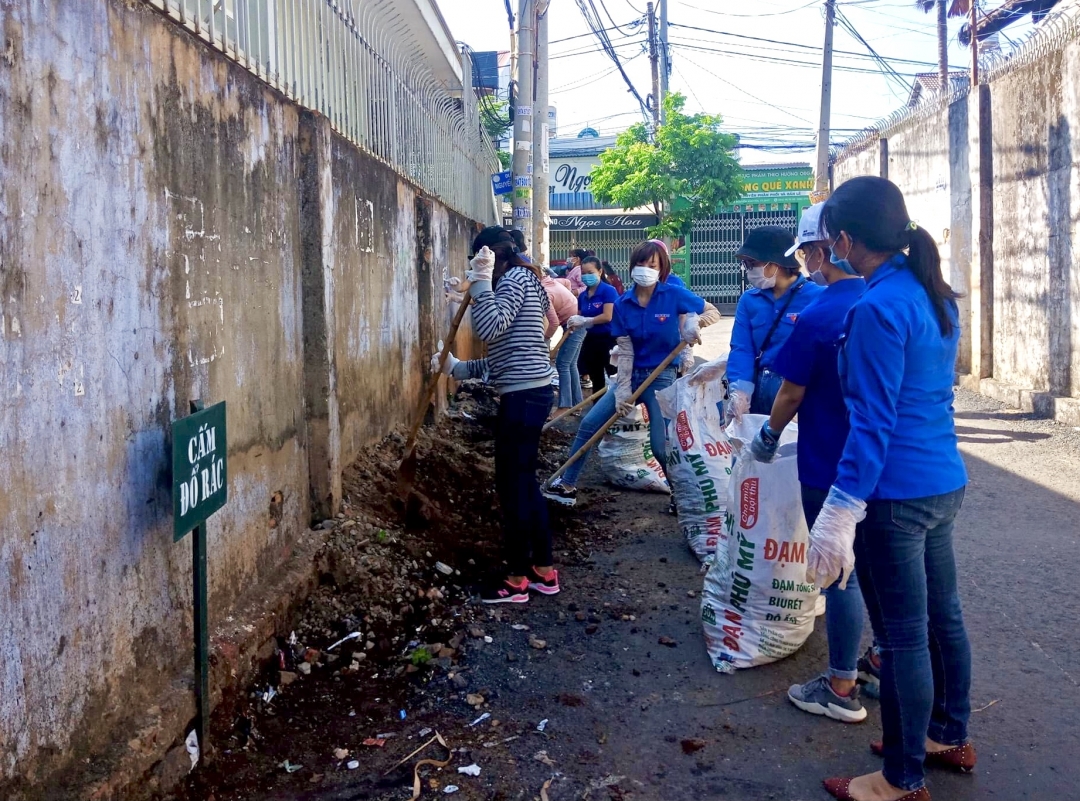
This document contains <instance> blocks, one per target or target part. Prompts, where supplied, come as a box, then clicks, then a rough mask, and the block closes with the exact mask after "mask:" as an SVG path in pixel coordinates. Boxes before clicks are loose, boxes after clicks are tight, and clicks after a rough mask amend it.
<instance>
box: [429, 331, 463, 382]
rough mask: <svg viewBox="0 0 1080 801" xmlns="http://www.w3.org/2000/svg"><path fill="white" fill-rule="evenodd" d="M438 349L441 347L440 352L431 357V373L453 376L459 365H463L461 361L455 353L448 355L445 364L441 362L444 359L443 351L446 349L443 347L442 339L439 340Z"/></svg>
mask: <svg viewBox="0 0 1080 801" xmlns="http://www.w3.org/2000/svg"><path fill="white" fill-rule="evenodd" d="M438 347H439V350H438V351H436V352H435V353H434V354H433V355H432V357H431V372H433V373H438V372H441V373H442V374H443V375H453V374H454V368H455V367H457V366H458V364H460V363H461V359H458V358H456V357H455V356H454V354H453V353H447V354H446V361H444V362H443V361H441V359H442V349H443V347H444V346H443V341H442V340H441V339H440V340H439V345H438ZM440 362H441V363H440Z"/></svg>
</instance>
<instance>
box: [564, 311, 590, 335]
mask: <svg viewBox="0 0 1080 801" xmlns="http://www.w3.org/2000/svg"><path fill="white" fill-rule="evenodd" d="M566 327H567V329H569V330H570V331H576V330H577V329H579V328H591V327H592V318H591V317H582V316H581V315H580V314H575V315H574V316H572V317H571V318H570V319H569V320H567V321H566Z"/></svg>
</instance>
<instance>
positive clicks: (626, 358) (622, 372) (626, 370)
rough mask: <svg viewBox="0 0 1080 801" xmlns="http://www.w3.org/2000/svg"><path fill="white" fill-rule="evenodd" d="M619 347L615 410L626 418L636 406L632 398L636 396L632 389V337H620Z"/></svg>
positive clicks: (618, 340)
mask: <svg viewBox="0 0 1080 801" xmlns="http://www.w3.org/2000/svg"><path fill="white" fill-rule="evenodd" d="M616 342H617V343H618V346H617V348H616V349H615V350H617V351H618V362H617V364H618V372H616V373H615V409H616V411H618V413H619V417H625V416H626V415H628V414H630V412H632V411H634V404H633V403H631V401H630V398H631V397H632V396H633V394H634V390H633V389H632V388H631V379H632V378H633V375H634V344H633V343H632V342H631V341H630V337H619V338H618V339H617V340H616Z"/></svg>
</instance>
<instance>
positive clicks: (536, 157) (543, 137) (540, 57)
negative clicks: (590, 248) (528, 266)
mask: <svg viewBox="0 0 1080 801" xmlns="http://www.w3.org/2000/svg"><path fill="white" fill-rule="evenodd" d="M536 13H537V22H536V100H535V102H534V103H533V231H534V233H533V246H532V250H531V251H530V253H531V254H532V261H533V264H537V265H539V266H541V267H547V266H548V264H549V259H548V250H549V249H548V177H549V176H548V0H538V1H537V7H536Z"/></svg>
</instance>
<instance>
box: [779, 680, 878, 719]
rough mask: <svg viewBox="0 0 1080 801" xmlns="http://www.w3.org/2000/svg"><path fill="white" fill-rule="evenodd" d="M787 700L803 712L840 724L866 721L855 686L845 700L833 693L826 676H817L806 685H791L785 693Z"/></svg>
mask: <svg viewBox="0 0 1080 801" xmlns="http://www.w3.org/2000/svg"><path fill="white" fill-rule="evenodd" d="M787 697H788V700H789V701H791V703H793V704H795V706H797V707H798V708H799V709H801V710H802V711H803V712H809V713H810V714H811V715H824V716H825V717H827V718H832V719H833V720H839V721H840V722H841V723H861V722H862V721H864V720H866V709H864V708H863V705H862V702H861V701H860V700H859V688H858V687H857V686H856V687H855V689H853V690H852V691H851V695H849V696H848V697H847V698H844V697H843V696H839V695H837V694H836V693H834V692H833V689H832V685H830V684H829V677H828V676H818V677H817V678H816V679H812V680H810V681H808V682H806V684H792V685H791V687H789V688H788V692H787Z"/></svg>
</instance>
